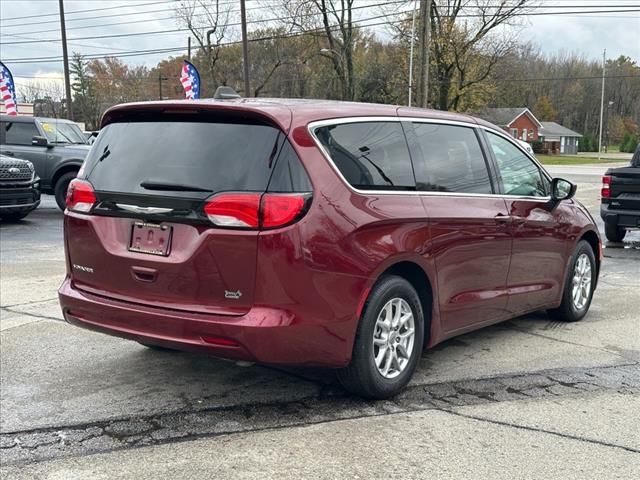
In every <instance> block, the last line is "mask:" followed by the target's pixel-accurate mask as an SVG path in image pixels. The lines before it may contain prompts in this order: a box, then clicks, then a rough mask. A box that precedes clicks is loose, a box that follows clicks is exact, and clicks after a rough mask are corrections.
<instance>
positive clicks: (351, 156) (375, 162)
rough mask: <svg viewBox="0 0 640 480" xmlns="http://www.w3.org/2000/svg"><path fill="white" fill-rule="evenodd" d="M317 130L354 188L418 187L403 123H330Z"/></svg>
mask: <svg viewBox="0 0 640 480" xmlns="http://www.w3.org/2000/svg"><path fill="white" fill-rule="evenodd" d="M314 133H315V135H316V137H317V138H318V140H319V141H320V143H321V144H322V146H323V147H324V149H325V150H326V151H327V153H328V155H329V156H330V157H331V160H332V161H333V163H334V164H335V166H336V167H337V168H338V170H339V171H340V173H341V174H342V176H343V177H344V178H345V179H346V180H347V182H349V183H350V184H351V185H352V186H353V187H355V188H359V189H365V190H367V189H369V190H379V189H411V190H413V189H415V186H416V182H415V177H414V174H413V166H412V164H411V157H410V156H409V148H408V146H407V141H406V138H405V136H404V132H403V130H402V126H401V125H400V122H384V121H378V122H357V123H343V124H337V125H327V126H322V127H317V128H316V129H315V130H314Z"/></svg>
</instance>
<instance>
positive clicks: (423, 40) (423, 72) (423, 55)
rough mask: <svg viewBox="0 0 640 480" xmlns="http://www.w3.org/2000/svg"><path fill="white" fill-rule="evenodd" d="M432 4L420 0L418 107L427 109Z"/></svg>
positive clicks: (429, 0) (428, 0)
mask: <svg viewBox="0 0 640 480" xmlns="http://www.w3.org/2000/svg"><path fill="white" fill-rule="evenodd" d="M431 2H432V0H420V32H419V36H420V69H419V73H418V82H419V87H418V93H419V95H420V98H419V99H418V105H419V106H421V107H422V108H427V105H428V102H429V41H430V36H431Z"/></svg>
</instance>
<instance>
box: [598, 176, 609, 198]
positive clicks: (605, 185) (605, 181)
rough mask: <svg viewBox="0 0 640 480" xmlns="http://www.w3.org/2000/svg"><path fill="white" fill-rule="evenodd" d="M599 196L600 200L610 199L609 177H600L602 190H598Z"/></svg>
mask: <svg viewBox="0 0 640 480" xmlns="http://www.w3.org/2000/svg"><path fill="white" fill-rule="evenodd" d="M600 196H601V197H602V198H610V197H611V176H610V175H605V176H604V177H602V190H600Z"/></svg>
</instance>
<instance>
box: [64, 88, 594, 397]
mask: <svg viewBox="0 0 640 480" xmlns="http://www.w3.org/2000/svg"><path fill="white" fill-rule="evenodd" d="M574 193H575V186H574V185H572V184H571V183H570V182H568V181H566V180H562V179H552V178H551V177H550V176H549V175H548V174H547V172H545V170H544V169H543V168H542V167H541V166H540V165H539V164H538V163H537V162H536V160H535V159H534V158H533V157H532V156H530V155H529V154H528V153H527V152H525V151H524V150H523V149H522V148H521V147H520V146H519V145H518V143H517V142H516V141H515V140H514V139H513V138H511V137H510V136H509V135H507V134H506V133H505V132H504V131H502V130H501V129H499V128H497V127H495V126H493V125H491V124H488V123H486V122H484V121H482V120H478V119H475V118H472V117H468V116H463V115H456V114H450V113H444V112H437V111H429V110H421V109H413V108H405V107H396V106H388V105H371V104H358V103H344V102H330V101H315V100H314V101H308V100H278V99H274V100H268V99H264V100H260V99H255V100H250V99H235V100H208V101H207V100H202V101H190V102H186V101H169V102H149V103H135V104H127V105H120V106H117V107H114V108H112V109H110V110H109V111H108V112H107V113H106V114H105V116H104V118H103V120H102V130H101V132H100V135H99V137H98V139H97V141H96V143H95V144H94V145H93V148H92V150H91V152H90V154H89V156H88V158H87V160H86V161H85V164H84V167H83V169H82V171H81V172H80V173H79V176H78V178H77V179H76V180H74V181H73V182H72V184H71V185H70V188H69V191H68V195H67V210H66V213H65V220H64V230H65V249H66V258H67V269H68V271H67V277H66V279H65V280H64V283H63V284H62V286H61V287H60V291H59V294H60V303H61V306H62V310H63V313H64V317H65V319H66V320H67V321H68V322H69V323H72V324H74V325H78V326H80V327H85V328H88V329H91V330H96V331H100V332H104V333H107V334H110V335H116V336H119V337H124V338H128V339H131V340H135V341H137V342H139V343H141V344H143V345H146V346H149V347H156V348H157V347H161V348H162V347H164V348H168V349H176V350H191V351H199V352H205V353H210V354H213V355H216V356H219V357H224V358H231V359H241V360H248V361H255V362H261V363H266V364H287V365H308V366H322V367H333V368H337V369H338V370H337V371H338V377H339V379H340V381H341V382H342V384H343V385H344V386H345V387H346V388H347V389H348V390H350V391H351V392H354V393H356V394H359V395H362V396H365V397H369V398H386V397H389V396H392V395H394V394H396V393H397V392H398V391H400V390H401V389H402V388H403V387H404V386H405V385H406V384H407V383H408V382H409V380H410V379H411V376H412V374H413V372H414V370H415V368H416V365H417V364H418V360H419V358H420V356H421V352H422V350H423V347H425V346H426V347H430V346H433V345H435V344H437V343H439V342H442V341H443V340H445V339H447V338H450V337H453V336H455V335H459V334H461V333H465V332H468V331H471V330H474V329H477V328H480V327H483V326H485V325H490V324H493V323H496V322H501V321H503V320H507V319H510V318H513V317H516V316H518V315H522V314H525V313H527V312H532V311H535V310H541V309H543V310H548V312H549V314H550V315H551V316H553V317H554V318H557V319H560V320H565V321H575V320H580V319H581V318H583V317H584V316H585V314H586V313H587V310H588V309H589V305H590V303H591V298H592V295H593V292H594V289H595V287H596V283H597V278H598V271H599V269H600V262H601V258H602V256H601V248H600V245H601V242H600V238H599V235H598V231H597V228H596V226H595V224H594V221H593V218H592V217H591V216H590V215H589V213H588V211H587V210H586V209H585V208H584V207H583V206H582V205H580V204H579V203H578V202H577V201H576V200H575V199H573V195H574Z"/></svg>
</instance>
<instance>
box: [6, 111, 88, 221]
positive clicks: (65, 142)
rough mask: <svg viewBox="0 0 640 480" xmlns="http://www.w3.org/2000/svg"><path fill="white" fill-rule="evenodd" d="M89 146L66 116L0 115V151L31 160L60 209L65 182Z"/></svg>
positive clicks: (67, 182)
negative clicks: (62, 117)
mask: <svg viewBox="0 0 640 480" xmlns="http://www.w3.org/2000/svg"><path fill="white" fill-rule="evenodd" d="M90 148H91V147H90V146H89V145H87V137H86V136H85V135H84V134H83V133H82V130H80V127H79V126H78V125H77V124H76V123H74V122H71V121H69V120H62V119H59V118H40V117H15V116H13V117H12V116H8V115H0V154H2V155H7V156H10V157H13V158H20V159H23V160H29V161H30V162H31V163H33V166H34V167H35V169H36V174H37V175H38V176H39V177H40V178H41V179H42V192H43V193H50V194H53V195H55V197H56V203H57V204H58V206H59V207H60V208H61V209H62V210H64V208H65V205H64V200H65V196H66V193H67V187H68V186H69V182H70V181H71V180H73V179H74V178H75V176H76V174H77V173H78V170H79V169H80V166H81V165H82V162H83V161H84V159H85V157H86V156H87V153H89V149H90Z"/></svg>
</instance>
